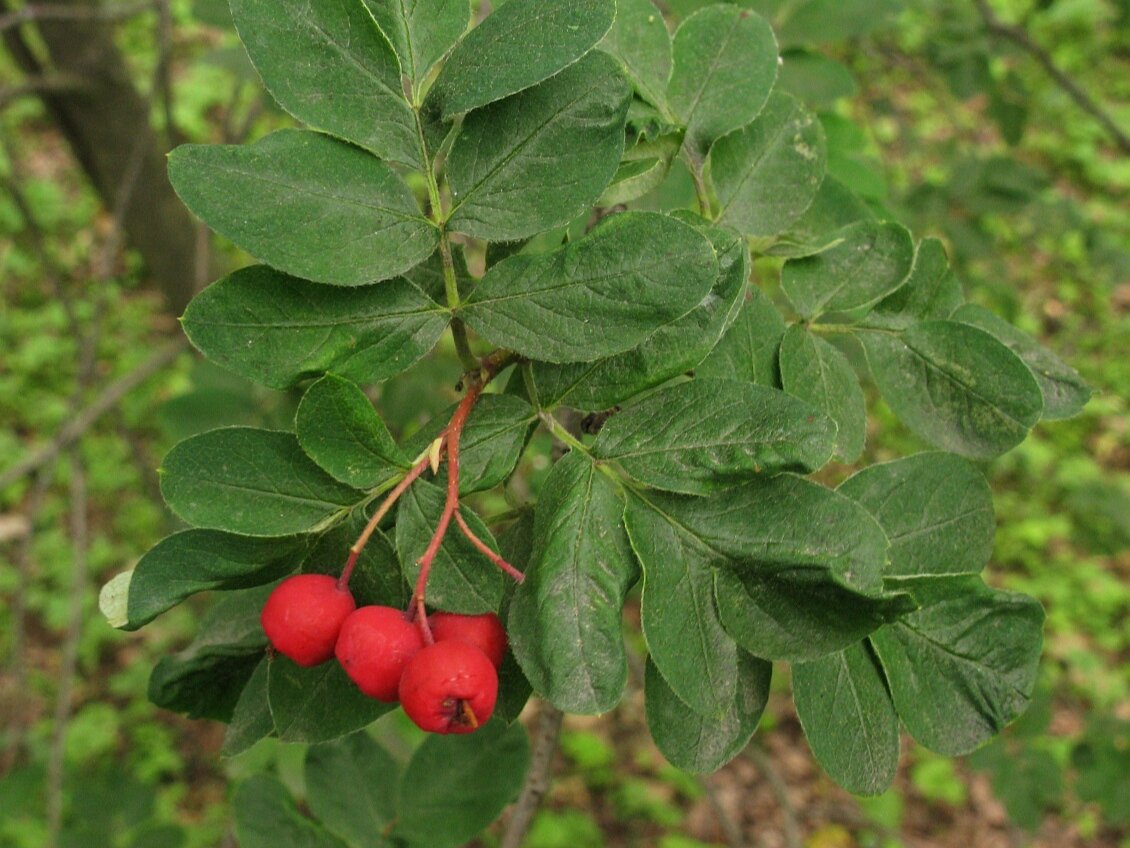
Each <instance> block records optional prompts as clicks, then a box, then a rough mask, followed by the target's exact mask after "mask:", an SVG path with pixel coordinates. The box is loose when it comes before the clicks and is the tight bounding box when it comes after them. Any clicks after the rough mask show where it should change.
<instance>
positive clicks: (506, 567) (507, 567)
mask: <svg viewBox="0 0 1130 848" xmlns="http://www.w3.org/2000/svg"><path fill="white" fill-rule="evenodd" d="M455 523H456V524H458V525H459V529H460V530H462V531H463V535H464V536H466V537H467V538H468V539H469V540H470V542H471V544H472V545H474V546H475V547H476V548H478V550H479V553H481V554H482V555H483V556H485V557H486V558H487V559H489V560H490V561H491V562H493V563H494V564H495V565H497V566H498V567H499V568H501V569H502V570H503V571H504V572H506V573H507V574H509V575H510V576H511V577H512V578H513V579H514V580H515V581H517V582H518V583H521V582H522V581H523V580H525V579H526V575H525V574H523V573H522V572H521V571H519V570H518V569H516V568H515V567H514V566H512V565H511V564H510V563H508V562H507V561H506V560H505V559H503V558H502V557H501V556H500V555H499V554H496V553H495V552H494V551H492V550H491V549H490V547H489V546H488V545H487V543H486V542H484V541H483V540H482V539H480V538H479V537H478V536H476V535H475V532H474V531H473V530H472V529H471V528H470V527H468V526H467V521H466V519H464V518H463V514H462V513H461V512H459V510H456V511H455Z"/></svg>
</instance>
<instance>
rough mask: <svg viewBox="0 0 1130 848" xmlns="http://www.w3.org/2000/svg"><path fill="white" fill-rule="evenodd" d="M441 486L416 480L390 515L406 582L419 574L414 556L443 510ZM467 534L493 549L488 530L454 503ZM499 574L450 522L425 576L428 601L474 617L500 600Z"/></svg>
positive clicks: (423, 547) (420, 552)
mask: <svg viewBox="0 0 1130 848" xmlns="http://www.w3.org/2000/svg"><path fill="white" fill-rule="evenodd" d="M446 494H447V492H446V488H444V489H441V488H440V487H439V486H436V485H435V484H434V483H429V482H428V481H427V480H417V481H416V482H415V483H413V484H412V487H411V488H410V489H409V490H408V491H407V492H405V493H404V495H403V496H402V497H401V498H400V504H399V506H398V507H397V517H396V549H397V551H398V552H399V553H400V563H401V567H402V569H403V571H404V576H405V578H406V579H407V580H408V582H409V584H411V585H415V583H416V578H417V576H418V575H419V573H420V564H419V562H418V560H419V559H420V557H421V556H423V554H424V551H425V550H426V549H427V547H428V542H429V541H430V540H431V538H432V534H433V532H434V531H435V528H436V524H437V523H438V522H439V518H440V515H441V514H442V513H443V508H444V502H445V500H446ZM460 511H461V512H462V513H463V518H464V519H465V520H466V521H467V525H468V526H469V527H470V528H471V530H472V532H473V533H474V534H475V535H476V536H478V537H479V538H480V539H482V541H483V542H485V543H486V544H487V545H488V546H489V547H490V548H491V549H493V550H495V551H497V550H498V544H497V543H496V542H495V541H494V537H493V536H492V535H491V533H490V530H488V529H487V527H486V525H485V524H483V522H482V519H480V518H479V517H478V516H477V515H476V514H475V513H474V512H472V511H471V510H470V509H465V508H463V507H460ZM502 581H503V574H502V572H501V571H500V570H499V568H498V566H496V565H495V564H494V563H493V562H491V561H490V560H489V559H487V558H486V557H485V556H483V555H482V554H481V553H479V551H478V549H477V548H475V547H474V545H472V544H471V542H470V541H469V540H468V539H467V537H466V536H464V535H463V533H462V532H461V531H460V529H459V528H458V527H457V526H456V524H455V521H454V520H452V522H451V526H450V527H449V528H448V530H447V535H446V536H444V539H443V544H441V545H440V546H439V551H438V552H437V553H436V557H435V560H434V562H433V563H432V570H431V572H430V574H429V577H428V598H427V599H428V603H429V604H431V605H432V606H434V607H436V608H438V609H442V610H445V611H447V612H458V613H463V614H465V615H477V614H479V613H484V612H496V611H497V610H498V608H499V605H500V604H501V603H502V592H503V583H502Z"/></svg>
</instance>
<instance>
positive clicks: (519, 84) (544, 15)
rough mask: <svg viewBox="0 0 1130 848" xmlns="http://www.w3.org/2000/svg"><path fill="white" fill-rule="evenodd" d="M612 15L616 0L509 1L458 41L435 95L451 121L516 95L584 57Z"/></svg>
mask: <svg viewBox="0 0 1130 848" xmlns="http://www.w3.org/2000/svg"><path fill="white" fill-rule="evenodd" d="M615 16H616V3H615V0H555V2H553V3H546V2H544V0H509V2H508V3H506V4H505V5H503V6H499V7H498V8H496V9H495V10H494V12H493V14H491V15H489V16H488V17H487V18H486V20H484V21H483V22H482V23H481V24H479V25H478V26H477V27H475V28H474V29H473V30H471V32H470V33H468V34H467V36H466V37H465V38H464V39H463V40H462V41H461V42H459V45H458V46H457V47H456V48H455V50H453V51H452V53H451V55H450V56H449V57H448V59H447V62H445V63H444V66H443V70H442V71H440V74H439V77H438V78H437V79H436V81H435V85H434V87H433V89H432V91H433V96H434V97H435V98H436V99H437V100H438V101H439V103H440V105H441V106H442V109H443V115H444V117H445V118H449V117H451V116H452V115H457V114H459V113H460V112H470V111H471V110H472V109H478V108H479V107H480V106H486V105H487V104H488V103H493V102H494V101H495V100H501V99H502V98H503V97H506V96H508V95H511V94H516V93H518V92H519V91H522V90H523V89H526V88H529V87H530V86H532V85H536V84H537V83H539V82H541V81H542V80H545V79H549V78H550V77H552V76H553V75H554V74H556V73H557V72H558V71H560V70H562V69H563V68H566V67H568V66H569V65H571V64H573V63H574V62H576V61H577V60H578V59H580V58H581V57H582V56H584V55H585V54H586V53H588V52H589V50H591V49H592V47H593V45H595V44H596V43H597V42H598V41H600V39H602V38H603V37H604V34H605V33H606V32H608V29H609V27H611V26H612V20H613V18H615Z"/></svg>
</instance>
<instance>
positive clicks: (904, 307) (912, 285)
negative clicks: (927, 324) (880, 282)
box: [862, 238, 985, 330]
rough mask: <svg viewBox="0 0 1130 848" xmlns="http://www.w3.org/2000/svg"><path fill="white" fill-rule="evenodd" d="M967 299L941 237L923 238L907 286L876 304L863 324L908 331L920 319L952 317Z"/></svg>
mask: <svg viewBox="0 0 1130 848" xmlns="http://www.w3.org/2000/svg"><path fill="white" fill-rule="evenodd" d="M963 300H964V297H963V295H962V293H961V283H960V282H958V279H957V277H956V276H955V275H954V274H953V272H952V271H950V265H949V260H948V259H947V258H946V249H945V247H944V246H943V245H942V243H941V242H940V241H938V240H937V239H933V238H929V239H923V240H922V241H921V242H920V243H919V245H918V252H917V253H916V254H915V255H914V270H912V271H911V272H910V277H909V278H908V279H907V281H906V285H904V286H903V287H902V288H900V289H898V290H897V291H896V292H895V293H894V294H891V295H888V296H887V297H885V298H883V300H881V301H879V302H878V303H877V304H875V307H874V309H872V310H871V313H870V314H869V315H868V316H867V317H866V318H865V319H864V320H863V322H862V323H863V324H865V325H866V326H868V327H878V328H880V329H884V330H906V329H908V328H909V327H912V326H913V325H915V324H917V323H918V322H919V321H929V320H931V319H944V318H949V317H950V316H951V315H952V314H953V311H954V310H955V309H957V308H958V307H959V306H961V303H962V301H963ZM982 329H985V328H982Z"/></svg>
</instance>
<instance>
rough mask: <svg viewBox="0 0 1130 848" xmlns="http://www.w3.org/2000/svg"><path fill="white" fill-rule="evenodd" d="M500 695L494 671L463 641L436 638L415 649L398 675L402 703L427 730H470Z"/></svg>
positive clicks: (486, 716)
mask: <svg viewBox="0 0 1130 848" xmlns="http://www.w3.org/2000/svg"><path fill="white" fill-rule="evenodd" d="M497 699H498V672H497V671H495V670H494V665H493V664H491V661H490V660H489V659H487V655H486V654H484V653H483V652H482V651H480V650H479V649H478V648H476V647H474V646H473V645H468V644H467V643H466V642H455V641H451V642H436V643H435V644H434V645H429V646H428V647H426V648H424V649H423V650H422V651H420V653H418V654H416V656H414V657H413V658H412V660H411V662H409V663H408V665H407V666H405V668H404V676H403V677H401V678H400V703H401V704H402V705H403V706H404V712H405V713H407V714H408V717H409V718H410V719H412V721H414V722H416V725H417V726H418V727H419V728H420V729H422V730H427V731H430V732H431V733H470V732H472V731H473V730H476V729H477V728H478V727H479V725H482V724H486V723H487V721H488V720H489V719H490V717H491V714H492V713H493V712H494V703H495V701H496V700H497Z"/></svg>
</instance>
